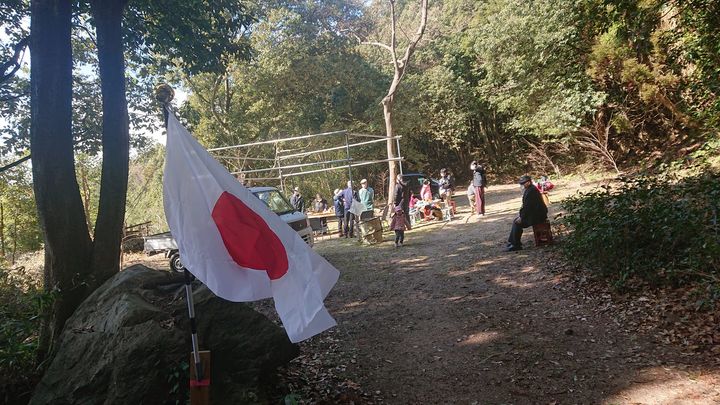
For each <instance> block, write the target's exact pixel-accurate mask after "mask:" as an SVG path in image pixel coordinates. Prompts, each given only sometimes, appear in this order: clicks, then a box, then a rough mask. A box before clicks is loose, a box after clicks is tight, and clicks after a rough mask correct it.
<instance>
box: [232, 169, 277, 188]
mask: <svg viewBox="0 0 720 405" xmlns="http://www.w3.org/2000/svg"><path fill="white" fill-rule="evenodd" d="M241 173H242V172H234V173H230V174H241ZM243 180H244V181H248V180H280V177H245V178H244V179H243ZM281 191H282V190H281Z"/></svg>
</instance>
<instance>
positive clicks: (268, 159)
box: [215, 155, 275, 162]
mask: <svg viewBox="0 0 720 405" xmlns="http://www.w3.org/2000/svg"><path fill="white" fill-rule="evenodd" d="M215 158H217V159H237V160H257V161H262V162H274V161H275V159H270V158H250V157H240V156H225V155H220V156H218V155H215Z"/></svg>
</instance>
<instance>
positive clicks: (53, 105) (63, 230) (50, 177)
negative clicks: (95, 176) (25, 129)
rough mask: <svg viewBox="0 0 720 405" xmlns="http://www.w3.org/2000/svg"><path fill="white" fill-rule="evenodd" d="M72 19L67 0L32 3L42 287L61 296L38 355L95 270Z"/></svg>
mask: <svg viewBox="0 0 720 405" xmlns="http://www.w3.org/2000/svg"><path fill="white" fill-rule="evenodd" d="M71 18H72V5H71V2H69V1H63V0H33V1H32V2H31V21H30V31H31V34H30V35H31V44H30V54H31V57H32V61H33V63H32V65H31V71H30V86H31V89H32V91H31V97H30V100H31V111H32V118H31V126H30V145H31V150H32V163H33V165H32V168H33V187H34V190H35V201H36V204H37V207H38V219H39V221H40V226H41V228H42V229H43V235H44V239H45V273H44V278H45V288H46V290H48V291H53V292H56V293H57V294H55V301H54V303H53V306H52V309H51V313H50V314H48V315H49V316H48V318H47V319H48V321H47V323H46V325H45V328H44V333H42V335H41V339H40V347H41V350H40V353H39V356H40V357H41V358H42V357H44V355H45V351H46V350H47V348H49V347H50V343H51V342H52V341H53V340H54V337H55V336H58V335H59V333H60V331H61V330H62V327H63V325H64V324H65V321H66V320H67V319H68V318H69V317H70V315H72V313H73V312H74V311H75V308H77V306H78V305H79V304H80V303H81V302H82V300H83V299H84V298H85V296H86V289H87V283H86V281H85V280H87V279H88V278H89V277H88V276H89V274H90V266H89V264H90V253H91V251H92V241H91V240H90V236H89V234H88V232H87V226H86V222H85V213H84V211H83V205H82V200H81V198H80V189H79V187H78V183H77V180H76V178H75V166H74V164H73V161H74V159H73V134H72V62H73V61H72V47H71V42H70V32H71V29H72V23H71Z"/></svg>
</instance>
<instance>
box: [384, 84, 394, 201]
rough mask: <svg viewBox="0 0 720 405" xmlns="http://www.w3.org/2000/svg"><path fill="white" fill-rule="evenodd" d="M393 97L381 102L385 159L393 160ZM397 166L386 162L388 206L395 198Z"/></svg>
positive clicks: (392, 161)
mask: <svg viewBox="0 0 720 405" xmlns="http://www.w3.org/2000/svg"><path fill="white" fill-rule="evenodd" d="M393 102H394V97H392V96H391V97H385V98H384V99H383V101H382V105H383V117H385V133H386V135H387V157H388V159H393V158H395V140H394V139H393V124H392V112H393V111H392V110H393ZM396 167H397V165H396V164H395V161H394V160H388V178H389V181H388V198H387V200H388V204H392V201H393V198H395V177H396V173H395V168H396Z"/></svg>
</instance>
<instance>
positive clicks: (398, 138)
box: [395, 137, 403, 175]
mask: <svg viewBox="0 0 720 405" xmlns="http://www.w3.org/2000/svg"><path fill="white" fill-rule="evenodd" d="M395 143H396V144H397V154H398V156H400V137H395ZM398 164H399V165H400V174H401V175H402V174H403V168H402V159H400V160H399V161H398Z"/></svg>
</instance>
